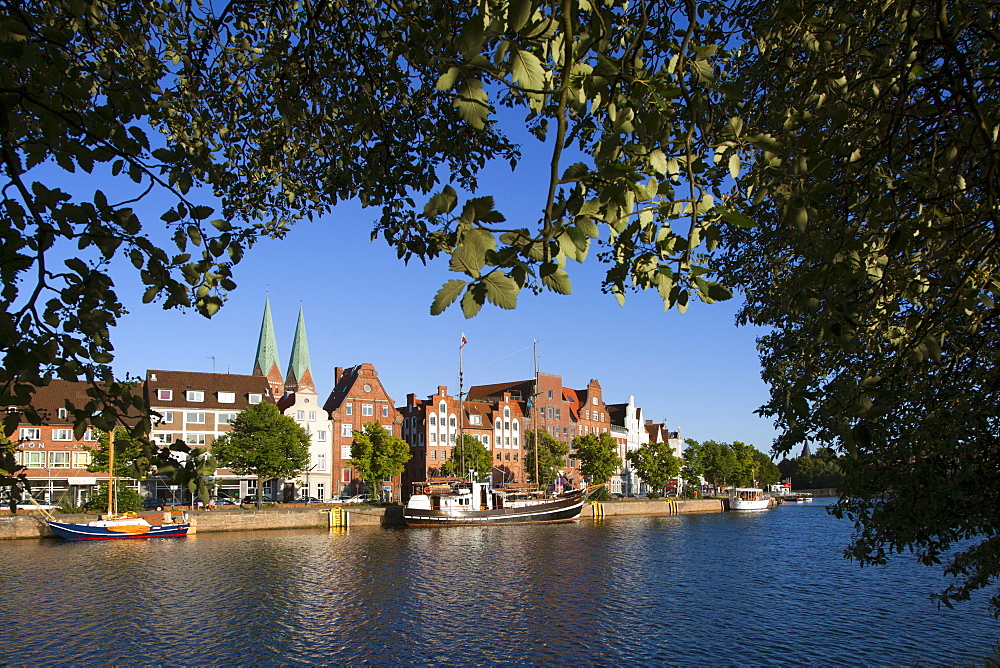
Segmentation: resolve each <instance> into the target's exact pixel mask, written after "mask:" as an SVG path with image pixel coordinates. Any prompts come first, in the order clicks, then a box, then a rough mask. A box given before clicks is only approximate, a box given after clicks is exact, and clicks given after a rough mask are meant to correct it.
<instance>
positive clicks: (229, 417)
mask: <svg viewBox="0 0 1000 668" xmlns="http://www.w3.org/2000/svg"><path fill="white" fill-rule="evenodd" d="M216 419H217V420H218V422H219V424H220V425H223V424H232V423H233V422H235V421H236V413H219V415H218V416H217V418H216Z"/></svg>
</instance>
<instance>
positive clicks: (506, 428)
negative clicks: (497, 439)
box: [503, 422, 510, 431]
mask: <svg viewBox="0 0 1000 668" xmlns="http://www.w3.org/2000/svg"><path fill="white" fill-rule="evenodd" d="M503 428H504V431H510V422H504V423H503Z"/></svg>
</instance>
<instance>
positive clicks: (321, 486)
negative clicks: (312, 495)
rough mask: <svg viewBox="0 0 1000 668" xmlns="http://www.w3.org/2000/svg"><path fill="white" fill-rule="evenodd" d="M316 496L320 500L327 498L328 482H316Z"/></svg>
mask: <svg viewBox="0 0 1000 668" xmlns="http://www.w3.org/2000/svg"><path fill="white" fill-rule="evenodd" d="M316 498H317V499H319V500H320V501H325V500H326V483H325V482H318V483H316Z"/></svg>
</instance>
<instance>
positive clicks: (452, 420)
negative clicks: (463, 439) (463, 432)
mask: <svg viewBox="0 0 1000 668" xmlns="http://www.w3.org/2000/svg"><path fill="white" fill-rule="evenodd" d="M448 424H449V425H450V426H452V427H454V426H455V418H453V417H451V418H448Z"/></svg>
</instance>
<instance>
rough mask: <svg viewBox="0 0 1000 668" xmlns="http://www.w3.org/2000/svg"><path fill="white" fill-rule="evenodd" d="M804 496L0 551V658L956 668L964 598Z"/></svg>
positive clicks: (971, 654) (965, 630) (963, 648)
mask: <svg viewBox="0 0 1000 668" xmlns="http://www.w3.org/2000/svg"><path fill="white" fill-rule="evenodd" d="M849 533H850V527H849V526H846V525H845V524H843V523H838V522H837V521H836V520H834V519H833V518H831V517H830V516H828V515H827V514H826V512H825V511H824V509H823V508H822V507H820V504H814V505H812V506H790V507H782V508H778V509H776V510H773V511H769V512H764V513H748V514H747V513H721V514H710V515H698V516H681V517H677V516H672V517H652V518H650V517H642V518H611V519H608V520H606V521H604V522H600V523H594V522H589V521H582V522H579V523H571V524H560V525H533V526H511V527H468V528H455V529H417V530H406V531H399V530H396V531H389V530H380V529H368V528H359V529H351V530H349V531H347V532H339V533H332V534H331V533H327V532H319V531H317V532H260V533H254V534H199V535H196V536H192V537H190V538H188V539H184V540H176V541H174V540H152V541H122V542H116V543H101V542H90V543H82V544H77V543H59V542H54V541H17V542H10V543H6V544H2V545H0V568H2V569H3V570H2V572H4V573H5V574H9V575H11V576H13V577H7V578H5V582H4V587H3V594H4V595H3V597H2V599H0V600H2V603H0V606H2V607H0V612H5V613H7V615H8V616H10V615H14V616H15V617H17V618H18V619H25V618H29V619H32V620H34V621H35V622H37V623H32V624H22V625H20V626H19V628H18V633H17V634H16V635H14V634H5V635H3V636H0V662H5V663H81V664H82V663H127V664H132V663H155V664H161V663H162V664H234V663H304V664H315V663H363V664H399V663H403V664H440V665H449V664H457V663H488V664H495V663H500V664H507V663H510V664H539V663H560V664H567V663H577V664H622V663H628V664H657V665H660V664H664V665H666V664H681V665H690V664H703V665H704V664H720V663H742V664H758V665H759V664H768V665H774V664H783V665H784V664H824V665H828V664H844V665H856V664H892V663H913V662H921V663H932V664H935V663H942V664H945V663H968V662H972V661H975V660H976V659H978V658H980V657H982V656H984V655H987V654H990V653H991V645H992V643H993V642H994V641H995V639H996V637H997V626H996V624H995V623H994V622H993V621H992V620H991V619H990V618H989V617H988V615H987V614H986V613H985V605H984V604H983V601H982V600H979V601H976V602H973V603H971V604H968V605H964V606H960V607H959V609H957V610H952V611H949V610H944V611H939V610H937V609H936V608H935V607H934V605H933V604H932V603H931V602H930V600H929V598H928V596H929V594H930V593H931V592H932V591H934V590H935V588H939V587H940V586H941V581H940V580H939V579H938V576H937V575H936V574H935V572H934V571H931V570H929V569H925V568H922V567H919V566H916V565H915V564H913V563H912V562H905V561H900V562H894V563H892V564H890V565H889V566H888V567H886V568H866V569H859V568H858V567H857V566H856V565H854V564H851V563H849V562H846V561H844V560H843V559H842V558H841V553H842V551H843V547H844V545H845V544H846V541H847V539H848V537H849Z"/></svg>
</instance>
